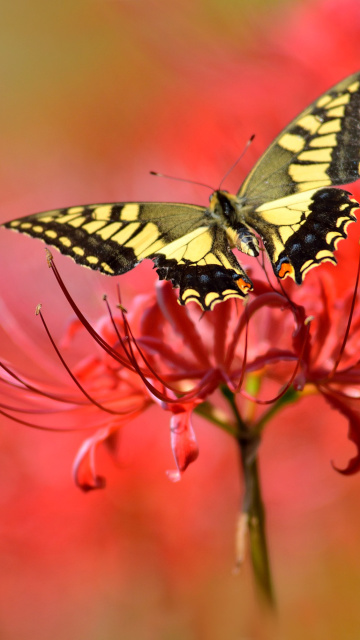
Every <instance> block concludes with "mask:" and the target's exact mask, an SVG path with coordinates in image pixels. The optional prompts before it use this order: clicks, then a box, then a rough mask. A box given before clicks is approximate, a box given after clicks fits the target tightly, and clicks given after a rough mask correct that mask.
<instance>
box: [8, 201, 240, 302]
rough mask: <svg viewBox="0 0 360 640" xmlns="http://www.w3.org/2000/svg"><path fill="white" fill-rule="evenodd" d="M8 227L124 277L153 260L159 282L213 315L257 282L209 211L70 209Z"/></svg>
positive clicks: (130, 206)
mask: <svg viewBox="0 0 360 640" xmlns="http://www.w3.org/2000/svg"><path fill="white" fill-rule="evenodd" d="M4 226H6V227H8V228H10V229H14V230H15V231H19V232H21V233H25V234H27V235H30V236H32V237H38V238H41V239H42V240H44V241H45V242H46V243H47V244H49V245H51V246H53V247H56V248H57V249H59V251H61V253H63V254H65V255H69V256H71V257H72V258H73V259H74V260H75V262H77V263H79V264H81V265H83V266H86V267H90V268H91V269H96V270H99V271H102V272H103V273H105V274H107V275H121V274H122V273H125V272H126V271H129V270H130V269H133V268H134V267H135V266H136V265H137V264H139V262H141V260H143V259H144V258H151V259H152V260H153V261H154V263H155V266H156V268H157V272H158V274H159V277H160V279H167V280H170V281H171V282H172V284H173V286H175V287H180V296H179V299H180V302H181V303H182V304H185V303H186V302H189V301H190V300H194V301H196V302H198V303H199V304H200V305H201V306H202V307H203V308H204V309H211V308H212V307H213V306H214V304H216V302H220V301H222V300H226V299H228V298H230V297H244V296H245V295H246V294H247V292H248V291H249V289H251V288H252V285H251V281H250V280H249V278H248V277H247V276H246V274H245V272H244V271H243V269H242V268H241V267H240V265H239V263H238V262H237V260H236V258H235V256H234V255H233V253H232V252H231V251H230V250H229V248H228V243H227V241H226V235H225V232H224V231H222V230H221V229H218V228H217V227H216V226H214V225H213V226H209V225H208V224H206V209H204V208H203V207H196V206H193V205H187V204H172V203H166V202H165V203H159V204H156V203H152V202H148V203H146V202H144V203H136V202H131V203H129V202H128V203H116V204H93V205H89V206H79V207H70V208H68V209H58V210H55V211H47V212H45V213H39V214H35V215H30V216H27V217H25V218H20V219H19V220H12V221H11V222H9V223H6V224H5V225H4Z"/></svg>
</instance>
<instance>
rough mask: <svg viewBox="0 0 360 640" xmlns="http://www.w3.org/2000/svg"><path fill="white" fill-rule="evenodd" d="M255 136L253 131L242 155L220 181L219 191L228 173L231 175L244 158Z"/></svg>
mask: <svg viewBox="0 0 360 640" xmlns="http://www.w3.org/2000/svg"><path fill="white" fill-rule="evenodd" d="M254 138H255V133H253V135H252V136H250V138H249V140H248V141H247V143H246V145H245V147H244V149H243V150H242V152H241V153H240V155H239V157H238V159H237V160H235V162H234V164H233V165H232V166H231V167H230V169H228V170H227V172H226V173H225V175H224V177H223V179H222V180H221V182H220V184H219V187H218V190H219V191H220V189H221V185H222V184H223V182H225V180H226V178H227V177H228V175H230V173H231V172H232V171H233V170H234V169H235V167H236V165H237V164H238V163H239V162H240V160H241V158H243V157H244V155H245V153H246V151H247V150H248V148H249V147H250V145H251V143H252V141H253V140H254Z"/></svg>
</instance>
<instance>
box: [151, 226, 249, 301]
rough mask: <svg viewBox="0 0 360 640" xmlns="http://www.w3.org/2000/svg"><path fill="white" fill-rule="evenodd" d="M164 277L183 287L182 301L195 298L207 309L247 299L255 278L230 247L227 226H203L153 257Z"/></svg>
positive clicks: (180, 297) (161, 277)
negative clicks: (248, 273)
mask: <svg viewBox="0 0 360 640" xmlns="http://www.w3.org/2000/svg"><path fill="white" fill-rule="evenodd" d="M151 258H152V259H153V260H154V262H155V265H156V270H157V273H158V274H159V277H160V279H161V280H163V279H165V280H170V281H171V282H172V284H173V286H174V287H180V292H179V300H180V302H181V304H186V303H187V302H190V301H191V300H193V301H194V302H197V303H198V304H200V306H201V307H202V308H203V309H204V310H209V309H212V308H213V307H214V305H215V304H217V303H218V302H221V301H222V300H227V299H228V298H243V297H245V296H246V294H247V293H248V291H249V290H251V289H252V283H251V280H250V279H249V278H248V276H247V275H246V273H245V272H244V270H243V269H242V268H241V266H240V265H239V263H238V261H237V260H236V258H235V256H234V254H233V253H232V252H231V251H230V249H229V247H228V239H227V236H226V233H225V231H224V230H223V229H220V228H219V227H218V226H216V225H212V226H210V227H205V226H204V227H199V228H198V229H196V231H195V232H192V233H190V234H188V235H187V236H183V237H181V238H179V239H178V240H177V241H175V242H172V243H170V244H168V245H166V247H164V248H163V249H161V250H160V251H158V252H157V253H156V254H155V255H153V256H151Z"/></svg>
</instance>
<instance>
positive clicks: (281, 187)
mask: <svg viewBox="0 0 360 640" xmlns="http://www.w3.org/2000/svg"><path fill="white" fill-rule="evenodd" d="M359 163H360V73H357V74H354V75H353V76H350V77H349V78H347V79H346V80H343V81H342V82H340V83H339V84H338V85H336V86H335V87H333V88H332V89H331V90H329V91H328V92H327V93H325V94H324V95H323V96H321V97H320V98H318V100H316V101H315V102H314V103H313V104H312V105H311V106H310V107H308V108H307V109H306V110H305V111H303V113H301V114H300V115H299V116H298V117H297V118H295V120H294V121H293V122H292V123H291V124H290V125H289V126H288V127H286V129H285V130H284V131H283V132H282V133H280V135H279V136H278V137H277V138H276V139H275V140H274V142H273V143H272V144H271V145H270V147H269V148H268V149H267V151H266V152H265V153H264V155H263V156H262V157H261V158H260V160H259V161H258V163H257V164H256V165H255V167H254V169H253V170H252V171H251V173H250V174H249V176H248V177H247V178H246V180H245V181H244V183H243V185H242V186H241V188H240V190H239V192H238V193H237V195H233V194H229V193H227V192H226V191H220V190H218V191H215V192H214V193H213V194H212V196H211V198H210V204H209V206H208V207H200V206H196V205H190V204H178V203H166V202H165V203H154V202H144V203H138V202H128V203H110V204H91V205H86V206H75V207H69V208H64V209H57V210H54V211H47V212H45V213H39V214H34V215H30V216H27V217H25V218H20V219H18V220H12V221H10V222H8V223H6V224H5V225H4V226H5V227H7V228H9V229H13V230H15V231H19V232H20V233H25V234H27V235H29V236H32V237H36V238H40V239H41V240H43V241H44V242H46V243H47V244H49V245H51V246H53V247H56V248H57V249H59V251H61V253H64V254H66V255H69V256H71V257H72V258H73V259H74V260H75V261H76V262H78V263H79V264H81V265H83V266H86V267H90V268H91V269H97V270H99V271H102V272H103V273H105V274H107V275H120V274H122V273H125V272H127V271H129V270H130V269H133V268H134V267H135V266H136V265H137V264H138V263H139V262H141V261H142V260H143V259H145V258H150V259H151V260H153V262H154V264H155V268H156V270H157V273H158V275H159V277H160V279H166V280H170V281H171V282H172V284H173V286H174V287H179V288H180V292H179V302H180V303H181V304H186V303H188V302H190V301H194V302H197V303H198V304H199V305H200V306H201V307H202V309H204V310H209V309H212V308H213V307H214V305H215V304H217V303H218V302H221V301H222V300H227V299H228V298H231V297H235V298H244V297H245V296H246V295H247V293H248V292H249V291H251V290H252V283H251V280H250V279H249V277H248V276H247V275H246V273H245V271H244V270H243V268H242V267H241V266H240V264H239V263H238V261H237V259H236V258H235V256H234V254H233V253H232V251H231V250H232V249H234V248H236V249H238V250H240V251H241V252H243V253H245V254H246V255H248V256H257V255H258V253H259V245H258V240H257V237H256V235H255V234H258V236H260V238H261V240H262V241H263V244H264V247H265V249H266V251H267V253H268V255H269V258H270V261H271V263H272V266H273V269H274V273H275V274H276V276H277V277H279V278H285V277H287V276H290V277H292V278H293V279H294V280H295V281H296V282H297V283H299V284H300V283H301V282H302V281H303V279H304V277H305V275H306V273H307V272H308V271H309V270H310V269H312V268H313V267H315V266H317V265H319V264H321V263H322V262H328V261H329V262H333V263H336V260H335V257H334V254H333V252H334V250H335V249H336V248H337V244H338V242H339V241H340V240H341V239H343V238H346V230H347V227H348V225H349V223H350V222H353V221H355V216H354V214H353V211H354V210H355V209H356V208H358V206H359V205H358V203H357V202H356V201H355V200H354V199H352V198H351V197H350V194H349V192H348V191H345V190H343V189H334V188H333V186H334V185H335V186H338V185H342V184H347V183H349V182H354V181H355V180H357V179H358V178H359Z"/></svg>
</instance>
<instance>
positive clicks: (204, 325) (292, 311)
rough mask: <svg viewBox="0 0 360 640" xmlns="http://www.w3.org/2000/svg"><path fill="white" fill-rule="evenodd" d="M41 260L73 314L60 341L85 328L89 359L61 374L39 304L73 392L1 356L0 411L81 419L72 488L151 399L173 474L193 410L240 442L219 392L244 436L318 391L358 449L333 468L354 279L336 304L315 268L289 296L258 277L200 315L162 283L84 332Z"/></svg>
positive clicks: (358, 376) (351, 373) (346, 407)
mask: <svg viewBox="0 0 360 640" xmlns="http://www.w3.org/2000/svg"><path fill="white" fill-rule="evenodd" d="M50 265H51V266H52V269H53V271H54V274H55V276H56V278H57V280H58V282H59V285H60V287H61V289H62V291H63V293H64V295H65V296H66V298H67V300H68V302H69V303H70V305H71V306H72V308H73V310H74V312H75V314H76V316H77V319H76V320H74V321H73V323H72V324H71V326H70V328H69V329H68V332H67V335H66V339H65V340H64V341H63V345H65V346H66V345H67V346H68V347H71V344H72V340H73V338H74V336H75V334H77V333H78V332H79V331H82V330H86V331H87V332H88V333H89V334H90V336H91V337H92V339H93V340H94V342H95V343H96V345H95V347H96V348H95V349H94V354H93V355H91V356H86V357H85V358H83V359H81V360H80V361H79V362H78V363H77V364H76V365H75V366H74V367H73V368H72V370H70V369H69V367H68V365H67V364H66V361H65V359H64V357H63V355H62V353H61V352H60V350H59V348H58V347H57V346H56V345H55V342H54V340H53V338H52V336H51V333H50V331H49V329H48V327H47V325H46V322H45V320H44V317H43V315H42V313H41V310H40V309H38V313H39V315H40V317H41V319H42V322H43V324H44V327H45V330H46V332H47V333H48V336H49V338H50V340H51V342H52V345H53V347H54V349H55V351H56V353H57V356H58V358H59V359H60V361H61V363H62V365H63V366H64V368H65V370H66V371H67V373H68V374H69V375H70V376H71V378H72V383H73V387H74V388H73V389H71V388H70V387H69V385H68V384H64V385H63V387H62V388H61V391H59V382H58V381H57V382H56V384H55V382H54V384H52V385H50V384H48V383H46V384H45V383H41V384H39V383H37V382H35V381H33V380H31V379H29V377H27V376H21V375H20V374H18V373H15V372H14V370H13V369H12V368H11V367H10V365H8V364H6V363H1V367H2V370H3V375H2V377H1V382H2V385H1V386H2V395H3V396H4V395H5V396H6V400H5V399H4V401H2V402H1V404H0V407H1V409H0V412H1V413H2V414H3V415H6V416H8V417H10V418H12V419H14V420H16V421H17V422H20V423H22V424H25V425H29V426H34V427H37V428H48V429H51V428H57V429H73V428H76V429H78V428H79V425H81V426H80V428H90V429H93V430H94V429H95V433H93V435H91V436H90V437H89V438H87V439H86V440H85V441H84V443H83V445H82V446H81V448H80V450H79V452H78V454H77V456H76V459H75V464H74V476H75V481H76V483H77V484H78V485H79V486H80V487H81V488H82V489H84V490H89V489H95V488H101V487H103V486H104V479H103V478H102V477H101V476H100V475H99V474H98V473H97V471H96V451H97V448H98V447H99V445H102V444H105V445H107V447H108V448H109V449H110V450H113V449H114V447H115V445H116V435H117V433H118V432H119V429H120V428H122V427H123V426H124V424H126V423H128V422H129V421H130V420H132V419H133V418H134V417H136V416H138V415H139V414H141V413H143V412H144V411H145V410H146V409H147V408H148V407H149V406H150V405H152V404H154V403H155V404H157V405H159V407H161V409H162V410H164V411H167V412H169V413H170V434H171V446H172V450H173V453H174V457H175V461H176V466H177V470H176V471H175V472H169V477H170V478H171V479H172V480H177V479H179V478H180V474H181V473H182V472H183V471H185V469H186V468H187V466H188V465H189V464H190V463H191V462H193V461H194V460H195V459H196V458H197V456H198V446H197V442H196V436H195V433H194V429H193V426H192V414H193V412H194V410H196V411H198V412H199V413H201V414H202V415H203V416H205V417H207V418H208V419H209V420H211V421H212V422H214V423H215V424H217V425H218V426H220V427H222V428H223V429H226V430H227V431H230V432H231V433H233V435H234V436H235V437H239V435H240V434H239V433H238V425H237V424H236V423H235V421H234V417H233V416H231V415H228V414H227V412H226V410H225V409H223V408H222V401H221V395H219V391H220V392H221V391H224V390H226V389H227V390H228V392H230V393H231V394H233V398H234V402H235V405H236V411H237V412H238V415H239V417H240V419H241V420H243V422H244V423H246V424H247V426H248V427H249V429H250V433H251V434H252V435H253V437H259V435H260V433H261V431H262V429H263V427H264V425H265V424H266V423H267V422H268V421H269V420H270V418H272V417H273V415H274V414H275V413H276V411H277V410H279V409H280V408H281V406H283V404H284V402H285V401H292V402H293V401H295V400H297V399H298V398H300V397H302V396H304V395H307V394H309V393H311V394H312V393H314V392H316V393H321V394H322V395H323V396H324V397H325V398H326V400H327V401H328V402H329V404H330V405H331V406H332V407H333V408H334V409H336V410H338V411H340V413H342V414H343V415H344V416H346V418H347V419H348V420H349V424H350V430H349V438H350V439H351V440H352V441H353V442H354V443H355V444H356V446H357V448H358V452H357V454H356V456H355V457H354V458H352V460H350V462H349V465H348V467H347V468H346V469H345V470H343V473H348V474H349V473H353V472H355V471H358V470H359V468H360V412H359V408H358V403H359V398H360V365H359V357H358V353H359V346H360V345H359V342H360V309H359V308H358V306H357V305H356V295H357V283H356V286H355V288H354V286H353V287H352V289H350V290H349V291H348V292H346V294H345V295H344V296H342V298H341V299H339V298H338V297H336V295H335V285H334V280H333V278H332V277H331V275H329V274H328V273H326V271H325V272H324V273H323V274H322V279H321V280H319V279H311V278H309V279H308V280H307V282H306V283H305V284H304V285H303V286H302V287H301V288H299V289H297V290H296V291H295V287H292V286H291V285H290V287H289V290H290V291H292V294H291V296H290V295H289V294H288V293H286V292H285V291H284V290H281V291H280V290H276V289H275V288H274V287H273V286H272V285H271V284H270V283H268V282H267V281H265V282H264V281H261V280H257V281H255V287H254V289H255V294H254V296H253V297H252V299H251V300H250V301H249V302H248V303H247V304H246V305H245V306H244V307H243V308H240V305H239V304H238V303H236V302H234V301H233V300H229V301H227V302H225V303H221V304H219V305H217V306H216V307H215V309H214V310H213V311H211V312H208V313H205V314H202V313H201V310H200V309H199V307H197V305H189V306H187V307H181V306H180V305H178V303H177V298H176V294H175V292H174V290H173V289H172V288H171V285H170V284H169V283H167V282H165V283H164V282H163V283H159V285H158V287H157V289H156V293H153V294H149V295H143V296H138V297H137V298H135V300H134V301H133V303H132V304H131V308H130V309H129V311H128V312H127V311H125V310H124V309H123V307H122V306H121V304H120V303H119V304H118V305H117V306H118V310H117V312H116V314H113V313H112V311H111V307H110V305H109V304H108V302H107V301H106V304H107V313H106V314H105V315H104V316H103V317H102V318H101V319H100V320H99V322H98V323H97V326H96V327H93V326H91V325H90V324H89V322H88V321H87V320H86V318H85V317H84V316H83V314H82V312H81V311H80V309H79V308H78V307H77V305H76V303H75V301H74V300H73V299H72V298H71V296H70V294H69V292H68V290H67V288H66V286H65V285H64V283H63V281H62V279H61V277H60V275H59V273H58V271H57V269H56V267H55V265H54V263H53V261H52V259H50ZM332 273H334V271H333V272H332ZM64 348H65V347H64V346H63V349H64ZM254 379H256V381H257V383H256V391H255V392H254V384H253V382H254ZM274 383H276V385H277V387H276V391H275V392H274ZM260 387H261V393H260ZM216 394H217V395H216ZM264 394H265V395H267V397H266V398H265V399H264V398H263V395H264ZM260 396H261V397H260ZM10 397H11V398H12V403H10V404H9V398H10ZM19 400H20V402H19ZM249 407H251V410H250V411H249ZM24 413H27V414H33V413H37V415H38V418H39V422H38V423H37V424H35V423H33V422H32V421H30V420H28V419H26V420H25V419H23V418H22V417H21V416H22V414H24ZM54 413H56V414H57V422H56V424H58V425H59V426H56V427H54V426H49V424H48V423H49V419H50V418H51V420H52V421H54V418H53V415H54ZM41 419H42V420H44V419H45V420H46V425H45V424H43V423H42V422H41Z"/></svg>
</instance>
